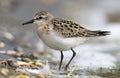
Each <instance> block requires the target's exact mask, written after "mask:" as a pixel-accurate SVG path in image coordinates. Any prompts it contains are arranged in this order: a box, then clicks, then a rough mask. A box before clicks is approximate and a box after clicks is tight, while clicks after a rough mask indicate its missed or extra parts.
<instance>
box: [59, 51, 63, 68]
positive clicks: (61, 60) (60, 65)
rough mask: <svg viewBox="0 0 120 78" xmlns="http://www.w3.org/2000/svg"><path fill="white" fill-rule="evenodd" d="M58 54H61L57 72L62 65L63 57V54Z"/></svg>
mask: <svg viewBox="0 0 120 78" xmlns="http://www.w3.org/2000/svg"><path fill="white" fill-rule="evenodd" d="M60 53H61V59H60V64H59V70H60V69H61V65H62V61H63V57H64V55H63V52H62V51H60Z"/></svg>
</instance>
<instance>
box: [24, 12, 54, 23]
mask: <svg viewBox="0 0 120 78" xmlns="http://www.w3.org/2000/svg"><path fill="white" fill-rule="evenodd" d="M52 18H53V16H52V15H51V14H50V13H48V12H46V11H40V12H37V13H36V14H35V16H34V18H33V19H32V20H29V21H27V22H25V23H23V24H22V25H27V24H31V23H35V24H40V23H41V22H48V21H50V20H51V19H52Z"/></svg>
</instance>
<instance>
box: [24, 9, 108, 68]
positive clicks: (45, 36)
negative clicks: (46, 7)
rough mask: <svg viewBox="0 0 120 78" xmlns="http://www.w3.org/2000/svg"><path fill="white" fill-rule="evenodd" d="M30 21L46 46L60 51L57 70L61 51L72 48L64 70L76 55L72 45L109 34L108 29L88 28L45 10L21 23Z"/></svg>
mask: <svg viewBox="0 0 120 78" xmlns="http://www.w3.org/2000/svg"><path fill="white" fill-rule="evenodd" d="M30 23H35V24H37V27H36V30H37V34H38V36H39V38H40V39H41V40H42V41H43V42H44V43H45V44H46V45H47V46H48V47H50V48H52V49H55V50H59V51H60V52H61V60H60V64H59V70H60V69H61V65H62V61H63V57H64V55H63V51H66V50H72V52H73V55H72V57H71V59H70V60H69V62H68V63H67V64H66V66H65V70H67V68H68V67H69V64H70V63H71V61H72V59H73V58H74V57H75V55H76V52H75V51H74V50H73V48H74V47H76V46H78V45H80V44H82V43H83V42H85V41H86V40H87V39H89V38H91V37H99V36H106V35H109V34H110V32H109V31H100V30H95V31H93V30H88V29H86V28H84V27H82V26H80V25H79V24H77V23H75V22H73V21H70V20H66V19H62V18H56V17H54V16H53V15H52V14H50V13H49V12H46V11H40V12H37V13H36V14H35V16H34V19H32V20H30V21H28V22H25V23H23V24H22V25H27V24H30Z"/></svg>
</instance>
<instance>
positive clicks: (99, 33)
mask: <svg viewBox="0 0 120 78" xmlns="http://www.w3.org/2000/svg"><path fill="white" fill-rule="evenodd" d="M93 32H94V33H95V34H96V36H106V35H110V31H100V30H96V31H93Z"/></svg>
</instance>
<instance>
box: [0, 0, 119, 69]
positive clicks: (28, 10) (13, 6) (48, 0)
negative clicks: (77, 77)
mask: <svg viewBox="0 0 120 78" xmlns="http://www.w3.org/2000/svg"><path fill="white" fill-rule="evenodd" d="M41 10H45V11H48V12H50V13H51V14H53V15H54V16H55V17H59V18H65V19H69V20H72V21H75V22H76V23H78V24H80V25H81V26H83V27H85V28H88V29H92V30H107V31H111V35H109V36H106V37H100V38H93V39H92V40H90V41H88V42H87V43H85V44H83V45H80V46H79V47H76V48H74V50H75V51H76V52H77V56H76V57H75V59H74V61H73V63H71V67H72V66H74V67H80V68H87V67H89V68H91V69H93V68H97V67H106V68H109V67H113V66H119V64H120V57H119V56H120V36H119V34H120V0H0V50H1V51H6V50H19V51H22V52H25V53H26V54H30V53H32V54H33V55H34V56H36V57H37V58H42V59H44V58H45V57H48V58H50V59H51V60H52V61H55V62H59V61H60V58H58V57H60V53H59V52H57V51H55V50H52V49H50V48H48V47H47V46H45V45H44V44H43V43H42V41H41V40H39V38H38V36H37V34H36V30H35V28H36V27H35V25H34V24H31V25H27V26H22V25H21V24H22V23H24V22H26V21H28V20H30V19H32V18H33V17H34V14H35V13H36V12H38V11H41ZM58 45H59V44H58ZM47 52H48V53H49V54H51V55H46V56H40V54H42V53H47ZM64 54H65V58H66V59H64V63H66V61H68V60H69V59H70V57H71V55H72V52H70V51H67V52H64ZM0 58H2V56H0ZM46 60H48V59H46Z"/></svg>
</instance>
